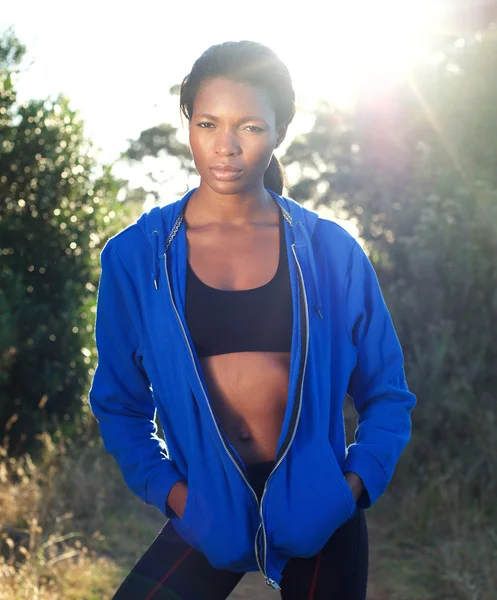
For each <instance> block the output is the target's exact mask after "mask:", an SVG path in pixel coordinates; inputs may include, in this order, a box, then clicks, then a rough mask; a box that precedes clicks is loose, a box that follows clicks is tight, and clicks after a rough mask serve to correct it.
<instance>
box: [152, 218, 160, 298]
mask: <svg viewBox="0 0 497 600" xmlns="http://www.w3.org/2000/svg"><path fill="white" fill-rule="evenodd" d="M154 234H155V235H154ZM152 235H153V236H154V245H153V250H152V252H153V256H152V277H153V280H154V285H155V289H156V290H158V289H159V276H160V263H159V232H158V231H157V229H154V230H153V231H152Z"/></svg>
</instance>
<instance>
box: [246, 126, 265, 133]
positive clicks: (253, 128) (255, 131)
mask: <svg viewBox="0 0 497 600" xmlns="http://www.w3.org/2000/svg"><path fill="white" fill-rule="evenodd" d="M245 129H250V130H251V131H253V132H254V133H260V132H261V131H264V129H262V128H261V127H257V126H256V125H247V127H245Z"/></svg>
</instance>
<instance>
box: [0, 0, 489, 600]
mask: <svg viewBox="0 0 497 600" xmlns="http://www.w3.org/2000/svg"><path fill="white" fill-rule="evenodd" d="M170 4H171V3H157V2H151V1H150V0H142V1H141V2H140V3H139V4H136V5H135V4H133V5H124V4H123V3H120V4H118V3H116V2H110V1H108V2H104V1H102V0H100V2H95V1H93V0H88V1H87V2H85V3H83V2H77V1H72V0H70V1H67V0H66V1H65V2H60V1H54V2H51V3H49V4H46V3H45V4H43V3H35V2H34V1H28V0H26V1H19V2H17V3H16V4H15V5H14V4H11V5H10V6H3V7H2V11H0V440H1V441H2V444H1V447H0V599H1V600H4V599H5V600H19V599H29V600H33V598H36V599H39V600H45V599H50V600H59V599H64V600H76V599H81V600H88V599H90V600H91V599H93V600H100V599H104V598H110V597H111V596H112V594H113V591H114V590H115V589H116V588H117V585H118V583H119V582H120V581H121V580H122V579H123V578H124V576H125V575H126V573H127V572H128V571H129V569H130V568H131V567H132V566H133V564H134V563H135V562H136V560H137V559H138V558H139V557H140V556H141V555H142V554H143V552H144V551H145V550H146V548H147V547H148V546H149V545H150V544H151V543H152V541H153V540H154V538H155V535H156V534H157V532H158V531H159V529H160V527H161V526H162V524H163V520H162V516H161V515H160V514H159V513H158V511H156V510H155V509H153V508H152V507H149V506H146V505H144V504H143V503H142V502H141V501H140V500H138V499H137V498H135V497H134V496H133V495H132V492H131V491H129V490H128V489H127V488H126V487H125V485H124V483H123V481H122V478H121V476H120V474H119V472H118V471H117V467H116V465H115V463H114V462H113V459H111V458H110V457H109V456H108V455H106V453H105V451H104V449H103V446H102V443H101V441H100V438H99V433H98V427H97V425H96V422H95V420H94V419H93V417H92V415H91V413H90V410H89V406H88V390H89V386H90V382H91V377H92V375H93V373H94V368H95V365H96V358H97V356H96V351H95V343H94V330H93V328H94V317H95V302H96V292H97V288H98V280H99V269H100V264H99V253H100V250H101V248H102V247H103V245H104V244H105V241H106V240H107V239H108V238H109V236H111V235H113V234H114V233H116V232H117V231H119V230H120V229H122V228H123V227H125V226H126V225H128V224H129V223H131V222H133V221H134V220H135V219H136V218H137V217H138V216H139V215H140V214H141V213H142V212H143V211H144V210H147V209H148V208H150V207H151V206H153V205H154V204H162V203H168V202H171V201H173V200H176V199H178V198H179V197H180V196H181V195H182V194H183V193H184V192H185V191H186V190H187V189H188V188H189V187H191V186H194V185H196V184H197V182H198V177H197V174H196V171H195V168H194V166H193V163H192V159H191V155H190V152H189V149H188V146H187V135H186V129H184V128H183V126H182V124H181V121H180V118H179V99H178V85H179V83H180V82H181V80H182V78H183V76H184V75H186V74H187V73H188V71H189V70H190V68H191V66H192V64H193V62H194V61H195V60H196V58H197V57H198V56H199V55H200V54H201V53H202V52H203V51H204V50H205V49H207V47H209V46H210V45H212V44H215V43H219V42H222V41H226V40H228V39H253V40H256V41H260V42H262V43H265V44H267V45H269V46H270V47H271V48H272V49H273V50H275V51H276V52H277V54H278V55H279V56H280V58H281V59H282V60H283V61H284V62H285V63H286V64H287V66H288V68H289V70H290V72H291V74H292V78H293V81H294V87H295V89H296V93H297V116H296V119H295V121H294V122H293V123H292V125H291V126H290V130H289V135H288V137H287V140H286V141H285V144H284V145H283V146H282V147H280V148H279V149H278V152H279V155H278V156H279V158H280V160H281V161H282V163H283V165H284V167H285V172H286V174H287V177H288V180H289V188H288V189H287V190H286V195H287V196H290V197H292V198H294V199H295V200H297V201H299V202H302V203H304V204H305V205H306V206H309V207H311V208H313V209H315V210H317V211H319V212H321V213H322V214H324V215H326V216H327V217H331V218H333V219H336V220H338V221H339V222H340V223H341V224H343V225H344V226H345V227H346V228H347V229H348V230H349V231H351V232H352V234H353V235H354V236H356V237H357V238H358V239H359V240H360V242H361V244H362V245H363V246H364V248H365V250H366V251H367V253H368V254H369V256H370V258H371V260H372V261H373V263H374V266H375V268H376V270H377V273H378V277H379V279H380V283H381V285H382V289H383V292H384V295H385V298H386V301H387V304H388V306H389V308H390V311H391V313H392V316H393V319H394V323H395V325H396V328H397V333H398V335H399V338H400V341H401V343H402V345H403V348H404V354H405V359H406V373H407V377H408V382H409V385H410V387H411V389H412V390H413V392H414V393H415V394H416V395H417V397H418V405H417V407H416V408H415V411H414V412H413V435H412V441H411V443H410V444H409V445H408V447H407V449H406V450H405V452H404V453H403V454H402V456H401V459H400V462H399V464H398V467H397V470H396V472H395V475H394V478H393V480H392V482H391V484H390V486H389V488H388V492H387V494H386V495H385V496H384V497H382V498H381V499H380V500H379V501H378V502H377V503H376V504H375V505H374V506H373V507H372V508H371V509H370V510H369V511H368V513H367V517H368V523H369V527H370V544H371V559H370V560H371V568H370V587H369V595H368V598H370V599H372V600H380V599H381V600H383V599H385V600H390V599H391V600H404V599H405V600H444V599H447V600H449V599H450V600H459V599H460V600H490V599H495V598H496V597H497V508H496V506H497V504H496V502H495V498H496V494H497V427H496V425H497V419H496V417H497V407H496V394H497V392H496V390H497V345H496V343H495V336H496V334H497V2H496V1H489V0H487V1H484V0H481V1H480V0H472V1H470V0H441V1H437V0H432V1H431V2H428V1H426V2H425V1H422V0H418V1H417V2H415V1H414V0H395V1H393V0H391V1H389V0H383V1H380V0H378V1H371V0H369V1H366V0H356V1H349V2H345V1H342V2H338V1H329V2H328V3H327V5H326V8H325V6H324V5H323V4H322V3H320V2H317V1H315V0H307V1H306V2H305V3H304V4H303V5H302V6H301V7H299V6H298V5H294V7H293V8H290V5H288V4H286V3H283V2H272V3H268V2H260V1H259V0H254V1H252V2H250V4H249V5H246V4H241V5H239V6H235V5H233V4H231V5H226V4H223V5H220V4H214V5H209V4H207V3H205V2H198V1H195V0H191V1H190V2H189V3H188V4H187V5H186V4H185V5H184V6H183V7H181V8H177V7H171V6H169V5H170ZM345 412H346V418H347V425H348V438H349V442H350V441H352V439H353V434H354V427H355V419H356V415H355V413H354V409H353V407H352V406H351V404H350V403H348V402H347V403H346V405H345ZM259 579H260V581H259ZM252 582H254V583H253V586H254V587H251V586H252ZM262 584H263V579H262V577H261V576H259V578H258V579H257V581H256V580H255V579H253V578H252V579H247V582H246V583H245V584H244V586H240V588H239V589H237V590H236V592H235V594H234V595H233V598H235V597H236V598H240V599H241V598H257V597H259V598H263V597H269V596H268V590H267V589H266V590H265V589H263V588H264V586H263V585H262ZM270 593H271V592H269V594H270ZM272 597H274V592H273V596H272Z"/></svg>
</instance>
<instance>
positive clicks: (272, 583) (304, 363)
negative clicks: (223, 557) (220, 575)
mask: <svg viewBox="0 0 497 600" xmlns="http://www.w3.org/2000/svg"><path fill="white" fill-rule="evenodd" d="M292 252H293V256H294V257H295V262H296V263H297V268H298V272H299V278H300V286H301V287H300V289H301V290H302V296H303V300H304V312H305V355H304V358H303V360H301V363H300V365H301V367H302V368H301V371H300V375H299V382H298V384H297V392H296V398H297V393H298V389H299V387H300V395H299V404H298V412H297V418H296V420H295V426H294V428H293V431H292V434H291V438H290V440H289V442H288V444H287V446H286V448H285V449H284V451H283V454H282V455H281V457H280V458H279V460H278V461H277V463H276V465H275V466H274V468H273V470H272V471H271V473H270V474H269V476H268V478H267V480H266V483H265V484H264V491H263V492H262V496H261V502H260V508H259V515H260V518H261V524H260V526H259V529H260V528H261V527H262V536H263V550H264V554H263V556H264V569H261V571H262V573H263V575H264V576H265V577H266V584H267V585H269V586H271V587H272V588H273V589H275V590H281V588H280V586H279V585H278V584H277V583H276V581H274V579H271V578H270V577H268V576H267V571H266V565H267V562H266V561H267V539H266V528H265V526H264V519H263V515H262V503H263V502H264V496H265V495H266V491H267V485H268V483H269V480H270V479H271V477H272V475H273V473H274V472H275V471H276V469H277V468H278V467H279V466H280V465H281V463H282V462H283V459H284V458H285V456H286V455H287V454H288V451H289V450H290V446H291V445H292V442H293V440H294V438H295V434H296V433H297V427H298V424H299V421H300V413H301V411H302V395H303V392H304V376H305V370H306V367H307V355H308V353H309V309H308V303H307V294H306V291H305V286H304V277H303V275H302V269H301V267H300V263H299V260H298V258H297V253H296V252H295V244H292ZM259 529H258V530H257V533H259ZM255 539H256V546H257V535H256V538H255Z"/></svg>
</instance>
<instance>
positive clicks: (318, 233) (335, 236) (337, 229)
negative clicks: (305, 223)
mask: <svg viewBox="0 0 497 600" xmlns="http://www.w3.org/2000/svg"><path fill="white" fill-rule="evenodd" d="M313 240H314V241H315V243H316V244H317V245H318V246H320V247H322V248H325V249H332V250H333V251H334V252H335V253H337V252H338V253H340V254H342V253H343V252H346V253H347V255H349V254H350V252H351V251H352V250H353V249H354V248H356V247H357V246H358V245H359V244H358V242H357V240H356V239H355V238H354V236H353V235H352V234H351V233H350V232H348V231H347V230H346V229H345V228H344V227H342V226H341V225H339V224H338V223H337V222H336V221H333V220H331V219H328V218H325V217H321V216H320V217H319V219H318V221H317V223H316V228H315V230H314V236H313Z"/></svg>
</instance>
